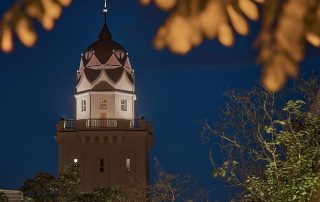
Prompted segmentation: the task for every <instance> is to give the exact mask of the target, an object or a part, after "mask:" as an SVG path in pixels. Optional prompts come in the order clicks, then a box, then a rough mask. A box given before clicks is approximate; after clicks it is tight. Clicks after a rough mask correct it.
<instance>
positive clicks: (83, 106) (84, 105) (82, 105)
mask: <svg viewBox="0 0 320 202" xmlns="http://www.w3.org/2000/svg"><path fill="white" fill-rule="evenodd" d="M81 111H82V112H84V111H87V101H86V100H81Z"/></svg>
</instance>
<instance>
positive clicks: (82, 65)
mask: <svg viewBox="0 0 320 202" xmlns="http://www.w3.org/2000/svg"><path fill="white" fill-rule="evenodd" d="M83 68H84V64H83V60H82V57H81V59H80V65H79V71H81V70H83Z"/></svg>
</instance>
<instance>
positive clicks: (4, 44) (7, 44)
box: [1, 27, 13, 53]
mask: <svg viewBox="0 0 320 202" xmlns="http://www.w3.org/2000/svg"><path fill="white" fill-rule="evenodd" d="M1 49H2V50H3V51H4V52H6V53H9V52H11V51H12V50H13V41H12V30H11V29H10V27H4V28H3V32H2V38H1Z"/></svg>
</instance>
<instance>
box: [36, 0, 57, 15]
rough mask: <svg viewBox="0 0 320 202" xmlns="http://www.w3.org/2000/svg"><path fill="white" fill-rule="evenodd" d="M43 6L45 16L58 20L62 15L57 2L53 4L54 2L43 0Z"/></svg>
mask: <svg viewBox="0 0 320 202" xmlns="http://www.w3.org/2000/svg"><path fill="white" fill-rule="evenodd" d="M41 2H42V4H43V6H44V10H45V14H44V15H47V16H50V17H51V18H53V19H55V20H56V19H58V18H59V17H60V15H61V7H60V6H59V5H58V4H56V3H55V2H53V1H52V0H41Z"/></svg>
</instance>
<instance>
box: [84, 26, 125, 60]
mask: <svg viewBox="0 0 320 202" xmlns="http://www.w3.org/2000/svg"><path fill="white" fill-rule="evenodd" d="M98 38H99V39H98V40H97V41H95V42H94V43H92V44H91V45H90V46H89V47H88V48H87V49H86V52H89V51H90V52H91V51H94V54H95V55H96V57H97V58H98V60H99V61H100V62H101V64H105V63H106V62H107V61H108V60H109V58H110V57H111V55H112V54H113V52H114V51H121V52H123V53H124V55H125V57H124V58H121V59H120V60H119V62H120V63H121V64H122V65H124V62H125V60H124V59H126V57H127V56H126V50H125V49H124V48H123V47H122V46H121V45H120V44H119V43H117V42H115V41H113V40H112V34H111V32H110V31H109V28H108V26H107V25H106V24H104V25H103V27H102V30H101V32H100V34H99V37H98ZM83 61H84V65H87V63H88V62H89V60H87V59H86V58H85V57H83Z"/></svg>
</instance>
